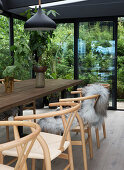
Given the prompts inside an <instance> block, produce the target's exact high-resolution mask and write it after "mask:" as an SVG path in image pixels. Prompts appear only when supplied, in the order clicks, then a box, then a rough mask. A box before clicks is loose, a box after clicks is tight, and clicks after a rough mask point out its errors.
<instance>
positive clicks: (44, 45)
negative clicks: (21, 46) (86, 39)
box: [24, 8, 58, 87]
mask: <svg viewBox="0 0 124 170" xmlns="http://www.w3.org/2000/svg"><path fill="white" fill-rule="evenodd" d="M36 12H37V8H35V10H33V11H32V10H31V9H29V10H27V11H26V12H25V13H24V15H27V19H29V18H30V17H31V16H32V15H34V13H36ZM42 12H43V13H45V14H46V15H50V14H51V15H53V16H56V14H58V13H57V12H56V11H55V10H49V11H47V10H45V9H43V10H42ZM53 35H54V34H53V31H49V32H48V31H31V32H30V40H29V47H30V50H31V52H32V58H33V61H34V62H33V68H34V71H35V72H36V87H44V86H45V82H43V81H45V76H44V75H45V71H46V70H47V67H49V64H50V61H51V58H52V55H50V52H49V51H50V48H49V46H50V44H51V38H52V37H53Z"/></svg>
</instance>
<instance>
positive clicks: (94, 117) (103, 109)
mask: <svg viewBox="0 0 124 170" xmlns="http://www.w3.org/2000/svg"><path fill="white" fill-rule="evenodd" d="M82 94H83V96H85V97H86V96H92V95H95V94H98V95H100V97H99V99H98V101H97V103H96V105H95V107H94V102H95V101H94V99H90V100H85V101H83V102H82V107H81V109H80V111H79V114H80V116H81V117H82V118H83V119H84V120H85V121H87V122H88V123H89V124H91V125H93V126H100V125H101V124H102V122H103V120H104V117H106V116H107V107H108V100H109V92H108V89H107V88H105V87H103V86H102V85H98V84H93V85H91V86H86V87H84V88H83V89H82Z"/></svg>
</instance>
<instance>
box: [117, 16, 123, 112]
mask: <svg viewBox="0 0 124 170" xmlns="http://www.w3.org/2000/svg"><path fill="white" fill-rule="evenodd" d="M117 44H118V48H117V49H118V58H117V109H124V18H119V22H118V43H117Z"/></svg>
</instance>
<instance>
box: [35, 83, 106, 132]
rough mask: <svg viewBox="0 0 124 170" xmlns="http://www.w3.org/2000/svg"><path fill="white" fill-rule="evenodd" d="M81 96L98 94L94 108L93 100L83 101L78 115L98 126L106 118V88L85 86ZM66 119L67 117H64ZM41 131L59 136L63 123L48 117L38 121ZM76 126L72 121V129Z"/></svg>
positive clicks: (56, 118) (75, 122) (76, 123)
mask: <svg viewBox="0 0 124 170" xmlns="http://www.w3.org/2000/svg"><path fill="white" fill-rule="evenodd" d="M82 93H83V96H92V95H95V94H99V95H100V97H99V99H98V101H97V103H96V105H95V107H94V102H95V100H94V99H89V100H85V101H83V102H82V106H81V109H80V110H79V115H80V116H81V118H82V119H83V120H85V121H86V122H88V123H89V124H91V125H92V126H100V125H101V123H102V122H103V120H104V117H106V115H107V113H106V111H107V107H108V98H109V92H108V90H107V89H106V88H104V87H103V86H101V85H96V84H93V85H91V86H86V87H84V88H83V89H82ZM66 119H68V115H66ZM38 124H39V125H40V127H41V129H42V131H47V132H49V133H55V134H60V133H62V132H63V131H64V129H63V123H62V119H61V117H50V118H44V119H40V120H39V121H38ZM76 125H78V122H77V120H76V119H75V120H74V121H73V124H72V127H71V128H73V127H75V126H76Z"/></svg>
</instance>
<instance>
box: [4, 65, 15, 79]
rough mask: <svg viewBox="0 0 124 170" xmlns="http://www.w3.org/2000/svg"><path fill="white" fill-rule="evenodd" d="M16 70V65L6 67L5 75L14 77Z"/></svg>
mask: <svg viewBox="0 0 124 170" xmlns="http://www.w3.org/2000/svg"><path fill="white" fill-rule="evenodd" d="M16 70H17V67H16V66H7V67H6V69H5V70H4V71H3V76H4V77H14V75H15V73H16Z"/></svg>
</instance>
